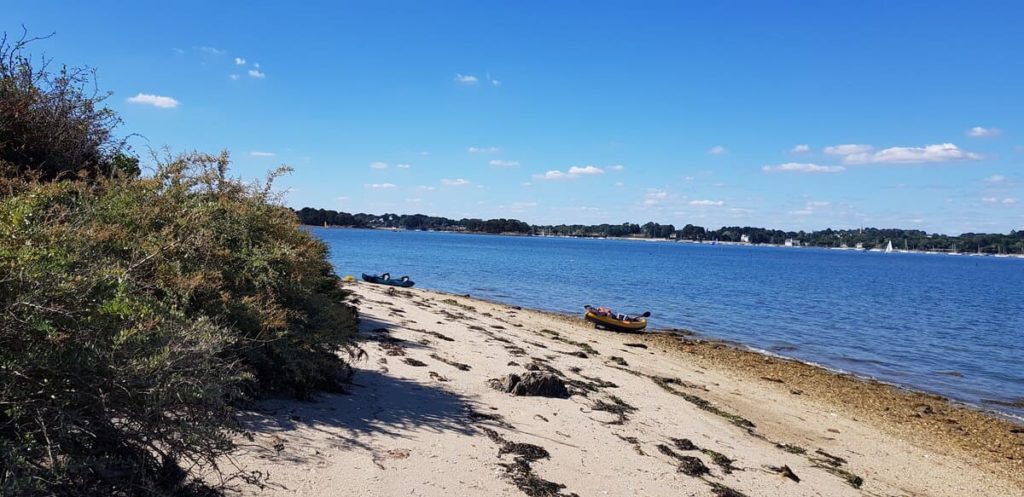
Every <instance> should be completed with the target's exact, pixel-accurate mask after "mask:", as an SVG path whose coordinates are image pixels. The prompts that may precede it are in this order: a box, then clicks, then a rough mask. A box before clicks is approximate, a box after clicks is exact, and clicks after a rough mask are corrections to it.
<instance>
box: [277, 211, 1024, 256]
mask: <svg viewBox="0 0 1024 497" xmlns="http://www.w3.org/2000/svg"><path fill="white" fill-rule="evenodd" d="M296 214H298V216H299V220H300V221H301V222H302V223H303V224H307V225H313V226H323V225H324V224H326V225H328V226H347V227H353V228H399V229H422V230H435V231H466V232H474V233H516V234H524V235H549V236H576V237H636V238H671V239H676V240H690V241H710V240H717V241H720V242H743V241H744V237H746V240H745V241H746V242H748V243H755V244H776V245H782V244H784V243H785V242H786V241H787V240H791V241H793V242H794V243H797V244H800V245H805V246H811V247H842V246H847V247H856V246H857V244H861V246H862V247H863V248H865V249H871V248H876V247H884V246H885V245H886V244H887V243H888V242H889V241H892V243H893V246H894V247H896V248H898V249H910V250H933V251H954V250H956V251H960V252H975V251H980V252H983V253H988V254H1000V253H1002V254H1022V253H1024V231H1011V232H1010V233H1009V234H1006V235H1003V234H985V233H964V234H962V235H959V236H949V235H942V234H937V233H926V232H924V231H921V230H903V229H878V228H863V229H856V230H833V229H825V230H820V231H811V232H805V231H782V230H772V229H767V228H754V227H749V226H744V227H740V226H723V227H721V228H718V229H716V230H711V229H707V228H704V227H702V226H695V225H692V224H687V225H686V226H684V227H683V228H682V229H676V227H675V226H673V225H671V224H658V223H654V222H649V223H647V224H643V225H639V224H634V223H623V224H598V225H582V224H573V225H565V224H560V225H555V226H551V225H546V226H544V225H530V224H527V223H525V222H523V221H519V220H516V219H490V220H486V221H484V220H481V219H458V220H455V219H448V218H445V217H437V216H426V215H423V214H402V215H399V214H384V215H380V216H378V215H374V214H349V213H346V212H337V211H333V210H325V209H314V208H310V207H304V208H302V209H299V210H298V211H296Z"/></svg>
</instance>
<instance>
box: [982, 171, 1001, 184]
mask: <svg viewBox="0 0 1024 497" xmlns="http://www.w3.org/2000/svg"><path fill="white" fill-rule="evenodd" d="M982 181H984V182H985V183H989V184H992V185H995V184H999V183H1006V176H1003V175H1001V174H993V175H992V176H989V177H987V178H985V179H983V180H982Z"/></svg>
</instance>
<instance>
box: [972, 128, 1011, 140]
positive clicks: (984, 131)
mask: <svg viewBox="0 0 1024 497" xmlns="http://www.w3.org/2000/svg"><path fill="white" fill-rule="evenodd" d="M1000 134H1002V131H1000V130H999V128H985V127H982V126H975V127H973V128H971V129H969V130H967V136H970V137H973V138H991V137H993V136H999V135H1000Z"/></svg>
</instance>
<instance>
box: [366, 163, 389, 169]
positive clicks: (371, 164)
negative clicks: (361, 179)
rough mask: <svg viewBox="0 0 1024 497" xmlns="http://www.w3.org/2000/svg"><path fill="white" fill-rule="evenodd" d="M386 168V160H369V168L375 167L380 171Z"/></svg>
mask: <svg viewBox="0 0 1024 497" xmlns="http://www.w3.org/2000/svg"><path fill="white" fill-rule="evenodd" d="M387 168H388V163H387V162H381V161H377V162H371V163H370V169H376V170H378V171H381V170H384V169H387Z"/></svg>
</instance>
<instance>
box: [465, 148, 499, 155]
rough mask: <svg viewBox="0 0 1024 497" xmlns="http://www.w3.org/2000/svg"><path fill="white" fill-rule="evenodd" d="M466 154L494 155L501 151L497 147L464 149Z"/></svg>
mask: <svg viewBox="0 0 1024 497" xmlns="http://www.w3.org/2000/svg"><path fill="white" fill-rule="evenodd" d="M466 152H469V153H471V154H496V153H498V152H501V149H500V148H498V147H469V148H467V149H466Z"/></svg>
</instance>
